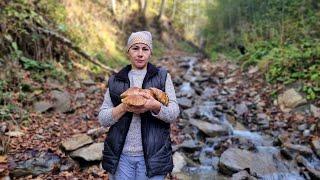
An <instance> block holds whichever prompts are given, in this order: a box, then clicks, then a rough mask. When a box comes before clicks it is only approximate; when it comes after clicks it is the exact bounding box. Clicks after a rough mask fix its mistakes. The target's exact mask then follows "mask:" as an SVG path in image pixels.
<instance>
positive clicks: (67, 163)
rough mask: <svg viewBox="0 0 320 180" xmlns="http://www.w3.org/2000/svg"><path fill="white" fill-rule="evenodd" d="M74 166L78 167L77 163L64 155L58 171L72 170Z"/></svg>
mask: <svg viewBox="0 0 320 180" xmlns="http://www.w3.org/2000/svg"><path fill="white" fill-rule="evenodd" d="M75 168H78V164H77V163H76V161H74V160H73V159H71V158H70V157H65V158H63V159H62V160H61V166H60V171H72V170H73V169H75Z"/></svg>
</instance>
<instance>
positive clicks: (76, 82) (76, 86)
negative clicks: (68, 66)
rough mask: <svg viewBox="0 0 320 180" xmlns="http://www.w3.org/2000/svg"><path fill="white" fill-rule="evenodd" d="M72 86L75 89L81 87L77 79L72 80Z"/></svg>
mask: <svg viewBox="0 0 320 180" xmlns="http://www.w3.org/2000/svg"><path fill="white" fill-rule="evenodd" d="M73 87H74V88H76V89H80V88H81V84H80V83H79V81H74V82H73Z"/></svg>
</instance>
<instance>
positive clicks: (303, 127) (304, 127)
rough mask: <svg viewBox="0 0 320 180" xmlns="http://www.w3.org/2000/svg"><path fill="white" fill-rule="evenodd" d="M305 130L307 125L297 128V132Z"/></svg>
mask: <svg viewBox="0 0 320 180" xmlns="http://www.w3.org/2000/svg"><path fill="white" fill-rule="evenodd" d="M307 128H308V125H307V124H301V125H299V126H298V130H299V131H304V130H305V129H307Z"/></svg>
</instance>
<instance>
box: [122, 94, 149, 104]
mask: <svg viewBox="0 0 320 180" xmlns="http://www.w3.org/2000/svg"><path fill="white" fill-rule="evenodd" d="M121 102H123V103H125V104H127V105H130V106H143V105H144V104H145V103H146V102H147V99H146V98H144V97H143V96H140V95H130V96H127V97H125V98H124V99H121Z"/></svg>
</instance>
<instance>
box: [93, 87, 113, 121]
mask: <svg viewBox="0 0 320 180" xmlns="http://www.w3.org/2000/svg"><path fill="white" fill-rule="evenodd" d="M112 109H113V103H112V101H111V97H110V93H109V88H108V89H107V91H106V93H105V95H104V100H103V103H102V105H101V107H100V112H99V115H98V119H99V122H100V124H101V126H104V127H110V126H112V125H113V124H115V123H116V122H117V121H115V120H114V119H113V116H112Z"/></svg>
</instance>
